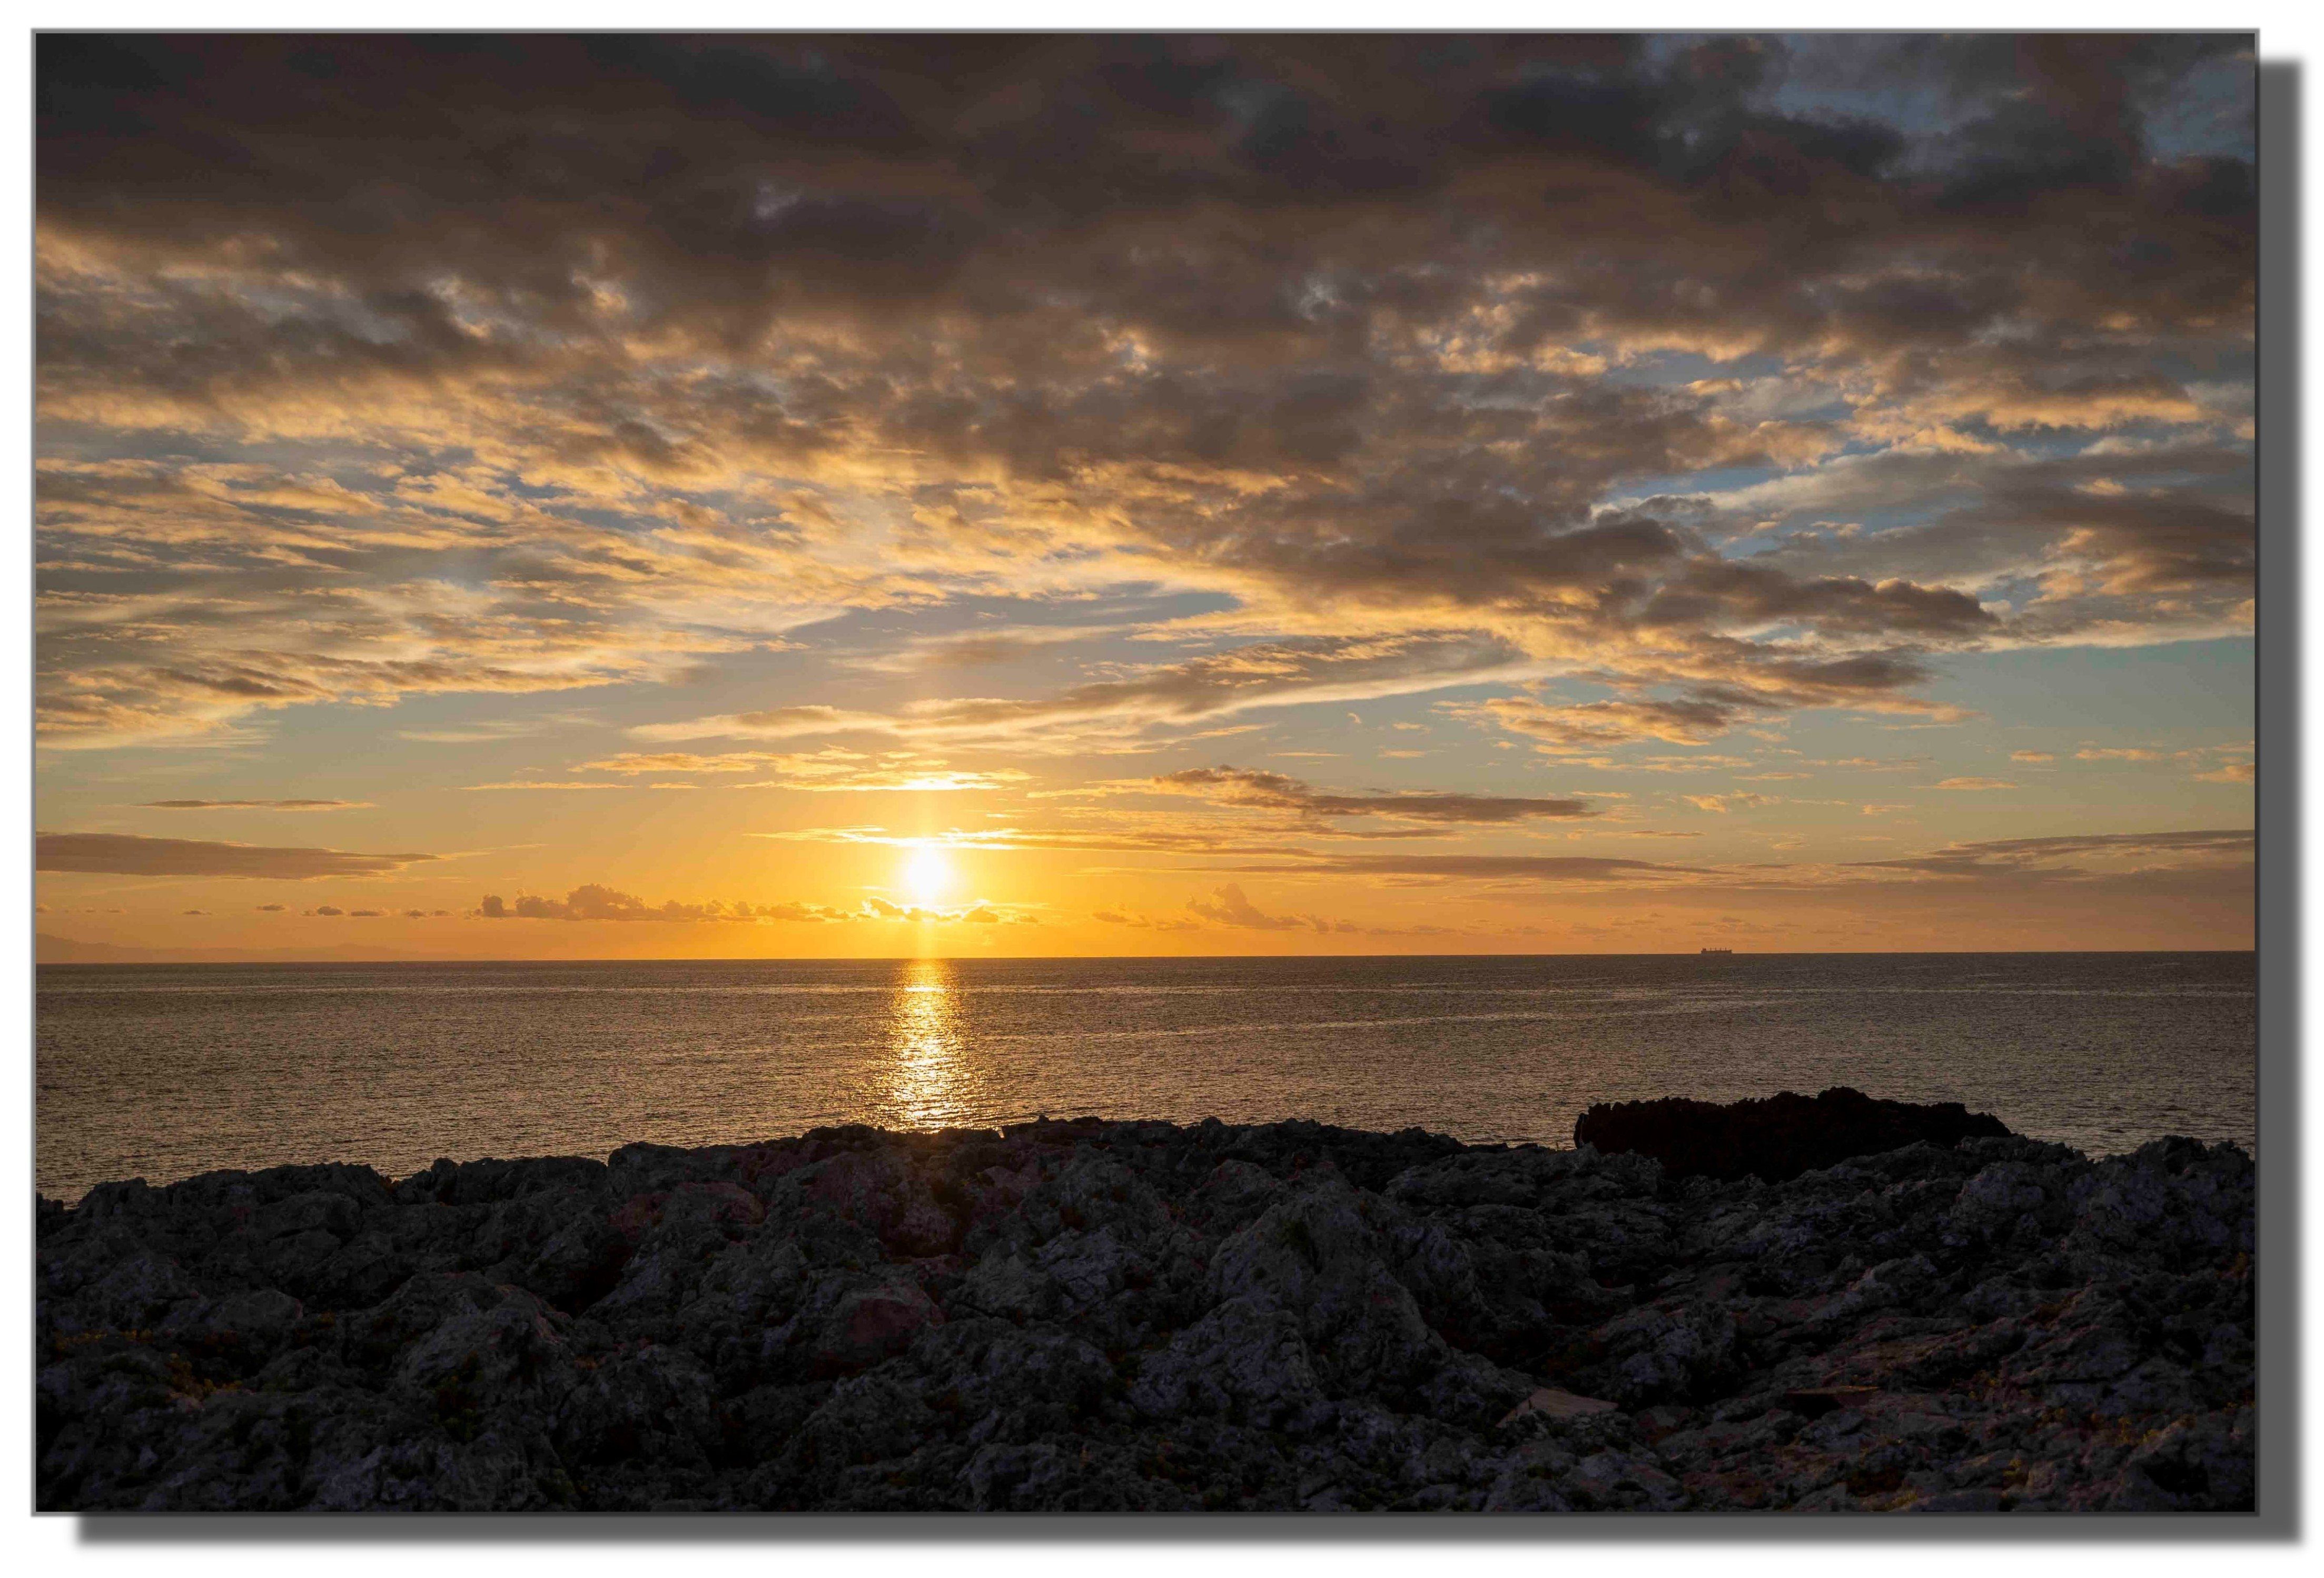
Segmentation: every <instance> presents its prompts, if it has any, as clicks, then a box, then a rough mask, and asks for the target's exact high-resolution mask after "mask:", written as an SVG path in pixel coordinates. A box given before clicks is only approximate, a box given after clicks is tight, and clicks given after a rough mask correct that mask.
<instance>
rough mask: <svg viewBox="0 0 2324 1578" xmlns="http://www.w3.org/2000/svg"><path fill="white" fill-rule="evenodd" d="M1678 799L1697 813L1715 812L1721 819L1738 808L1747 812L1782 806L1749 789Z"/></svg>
mask: <svg viewBox="0 0 2324 1578" xmlns="http://www.w3.org/2000/svg"><path fill="white" fill-rule="evenodd" d="M1679 798H1680V799H1683V800H1684V801H1685V802H1686V803H1687V804H1688V805H1690V806H1692V807H1694V808H1695V809H1696V810H1698V811H1715V812H1717V813H1718V814H1719V815H1720V816H1722V817H1723V816H1725V815H1727V814H1728V813H1729V811H1732V810H1734V809H1736V808H1737V807H1742V808H1744V809H1746V810H1748V809H1749V808H1750V807H1754V806H1778V805H1781V804H1783V802H1782V801H1781V800H1780V799H1778V798H1775V796H1773V795H1760V794H1753V793H1752V792H1751V791H1750V790H1749V789H1733V790H1730V791H1729V792H1728V793H1726V794H1723V795H1681V796H1679Z"/></svg>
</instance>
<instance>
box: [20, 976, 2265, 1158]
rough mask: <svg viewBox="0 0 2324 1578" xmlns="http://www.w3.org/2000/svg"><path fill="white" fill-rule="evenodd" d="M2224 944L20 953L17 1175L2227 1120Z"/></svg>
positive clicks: (2249, 1024)
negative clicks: (825, 1133) (1331, 1126)
mask: <svg viewBox="0 0 2324 1578" xmlns="http://www.w3.org/2000/svg"><path fill="white" fill-rule="evenodd" d="M2255 988H2256V974H2255V959H2254V956H2253V955H2250V954H2247V953H2242V954H2081V955H2076V954H1988V955H1958V954H1957V955H1928V954H1908V955H1862V954H1853V955H1771V956H1748V955H1747V956H1742V957H1737V958H1721V959H1701V958H1693V957H1671V956H1661V955H1657V956H1646V957H1630V958H1602V957H1563V958H1558V957H1549V958H1542V957H1535V958H1465V959H1463V958H1427V959H1191V960H1118V959H1116V960H1035V961H996V960H974V961H946V960H934V959H924V960H901V961H892V960H891V961H884V962H871V963H844V964H825V963H804V962H789V961H786V962H775V963H764V962H745V963H729V964H697V963H681V964H625V963H613V964H280V965H237V964H196V965H44V966H42V969H41V971H40V1023H39V1033H38V1047H39V1063H38V1077H39V1093H40V1094H39V1107H38V1156H39V1164H38V1170H39V1178H40V1187H41V1190H42V1193H44V1194H47V1195H60V1196H62V1197H65V1198H68V1199H71V1198H77V1197H78V1195H80V1194H81V1193H82V1191H84V1190H85V1189H87V1188H88V1186H90V1185H91V1184H95V1183H98V1182H101V1181H103V1180H106V1179H108V1178H124V1177H145V1178H148V1179H150V1180H152V1181H153V1182H156V1183H159V1182H162V1181H164V1180H167V1179H173V1178H179V1177H186V1176H188V1175H190V1174H193V1173H197V1172H203V1171H207V1170H208V1169H210V1168H213V1167H270V1166H273V1165H275V1164H278V1163H282V1162H312V1161H326V1160H338V1161H358V1162H366V1163H369V1164H370V1165H371V1166H373V1167H377V1168H378V1169H380V1170H381V1171H382V1172H383V1173H386V1174H389V1175H391V1176H401V1175H404V1174H407V1173H410V1172H412V1171H414V1170H416V1169H418V1168H420V1167H425V1166H427V1165H428V1163H429V1161H430V1160H432V1159H433V1158H437V1157H439V1156H449V1157H453V1158H460V1159H466V1158H474V1157H482V1156H504V1157H505V1156H536V1155H545V1154H556V1153H565V1154H575V1153H578V1154H585V1155H599V1156H602V1155H604V1153H606V1152H607V1151H610V1150H612V1149H613V1148H615V1147H616V1146H619V1145H622V1144H623V1143H625V1142H627V1141H630V1140H658V1141H661V1142H663V1143H667V1144H678V1145H704V1144H711V1143H718V1142H724V1141H731V1140H758V1139H768V1138H773V1137H777V1136H781V1135H788V1134H795V1133H798V1132H799V1131H801V1130H806V1129H810V1128H813V1127H815V1126H816V1125H817V1124H825V1123H844V1122H867V1123H875V1124H881V1125H883V1126H887V1127H912V1128H941V1127H944V1126H945V1125H949V1124H978V1125H986V1124H997V1123H1002V1122H1010V1121H1018V1120H1021V1119H1026V1118H1031V1117H1034V1116H1036V1115H1038V1114H1040V1113H1044V1112H1046V1113H1048V1114H1049V1115H1051V1116H1053V1117H1063V1116H1072V1115H1078V1114H1081V1113H1085V1112H1095V1113H1101V1114H1103V1115H1106V1116H1109V1117H1120V1118H1129V1117H1139V1118H1167V1119H1172V1120H1176V1121H1192V1120H1196V1119H1201V1118H1204V1117H1211V1116H1216V1117H1219V1118H1222V1119H1224V1120H1226V1121H1230V1122H1254V1121H1271V1120H1275V1119H1279V1118H1291V1117H1302V1118H1314V1119H1317V1120H1320V1121H1325V1122H1331V1123H1340V1124H1346V1125H1349V1126H1351V1127H1357V1128H1365V1129H1400V1128H1403V1127H1404V1126H1406V1125H1407V1124H1413V1123H1417V1124H1422V1125H1424V1126H1425V1127H1427V1128H1430V1129H1433V1130H1438V1131H1440V1132H1443V1133H1449V1134H1452V1135H1456V1136H1458V1137H1459V1138H1461V1139H1463V1140H1471V1141H1478V1140H1535V1141H1539V1142H1541V1143H1544V1144H1548V1145H1559V1146H1562V1145H1567V1144H1571V1143H1572V1131H1573V1120H1574V1117H1575V1115H1576V1114H1577V1113H1578V1112H1581V1110H1582V1108H1583V1107H1585V1106H1587V1105H1589V1104H1590V1103H1591V1102H1596V1101H1607V1100H1625V1099H1631V1098H1637V1097H1644V1096H1660V1095H1687V1096H1696V1097H1701V1098H1704V1099H1708V1100H1717V1101H1732V1100H1735V1099H1737V1098H1739V1097H1743V1096H1755V1095H1766V1094H1771V1093H1773V1092H1775V1091H1778V1090H1784V1089H1790V1090H1797V1091H1802V1092H1813V1091H1818V1090H1821V1089H1823V1088H1824V1087H1825V1086H1827V1085H1833V1084H1852V1085H1855V1086H1857V1087H1858V1088H1859V1089H1861V1090H1864V1091H1867V1092H1868V1093H1870V1094H1874V1095H1877V1096H1887V1097H1894V1098H1898V1099H1902V1100H1905V1101H1916V1102H1925V1101H1959V1102H1966V1103H1969V1106H1970V1107H1972V1108H1975V1109H1979V1110H1982V1111H1987V1112H1994V1113H1996V1114H1997V1115H1998V1116H2000V1117H2001V1119H2002V1120H2003V1121H2006V1122H2007V1123H2008V1124H2009V1125H2010V1126H2011V1127H2012V1128H2014V1129H2015V1130H2018V1131H2019V1132H2021V1133H2024V1134H2031V1135H2033V1136H2036V1137H2038V1138H2040V1139H2043V1140H2064V1141H2065V1142H2067V1143H2068V1144H2070V1145H2074V1146H2078V1147H2080V1148H2081V1149H2085V1150H2088V1151H2090V1152H2093V1153H2105V1152H2112V1151H2119V1150H2126V1149H2130V1148H2132V1147H2134V1146H2136V1145H2138V1144H2140V1143H2142V1142H2144V1141H2145V1140H2151V1139H2153V1138H2154V1137H2156V1136H2158V1135H2162V1134H2191V1135H2195V1136H2197V1137H2199V1138H2201V1139H2205V1140H2235V1141H2236V1142H2237V1143H2238V1144H2240V1145H2243V1146H2245V1147H2246V1148H2249V1147H2251V1145H2252V1143H2253V1104H2254V1094H2255V1092H2254V1083H2255V1080H2254V1075H2255V1031H2256V997H2255Z"/></svg>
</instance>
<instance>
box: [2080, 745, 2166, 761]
mask: <svg viewBox="0 0 2324 1578" xmlns="http://www.w3.org/2000/svg"><path fill="white" fill-rule="evenodd" d="M2169 755H2170V752H2167V751H2150V750H2146V749H2144V748H2143V747H2138V746H2109V747H2106V748H2099V747H2097V746H2090V745H2085V746H2083V747H2082V748H2081V749H2080V750H2079V751H2077V752H2074V760H2075V761H2163V760H2165V759H2166V758H2167V757H2168V756H2169Z"/></svg>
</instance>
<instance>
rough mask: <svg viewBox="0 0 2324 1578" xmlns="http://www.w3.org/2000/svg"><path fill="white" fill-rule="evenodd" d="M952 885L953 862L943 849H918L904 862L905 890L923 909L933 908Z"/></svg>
mask: <svg viewBox="0 0 2324 1578" xmlns="http://www.w3.org/2000/svg"><path fill="white" fill-rule="evenodd" d="M951 886H952V862H951V861H950V860H949V859H947V858H946V857H945V852H944V851H943V850H941V849H927V848H922V849H916V850H914V851H912V854H911V857H910V858H909V859H908V860H906V861H905V862H904V891H906V892H908V893H909V894H910V895H911V896H912V902H913V903H914V904H917V905H918V906H919V907H920V908H921V909H930V908H933V907H934V906H935V904H936V901H937V900H940V899H942V898H943V897H944V896H945V891H947V890H948V889H950V888H951Z"/></svg>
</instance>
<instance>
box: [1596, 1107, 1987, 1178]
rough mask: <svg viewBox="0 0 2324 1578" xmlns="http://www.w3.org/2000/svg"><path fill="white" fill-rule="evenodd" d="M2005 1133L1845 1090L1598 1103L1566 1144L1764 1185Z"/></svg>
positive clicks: (1976, 1118)
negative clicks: (1860, 1160)
mask: <svg viewBox="0 0 2324 1578" xmlns="http://www.w3.org/2000/svg"><path fill="white" fill-rule="evenodd" d="M2009 1133H2010V1130H2009V1128H2008V1126H2007V1125H2006V1124H2005V1123H2003V1122H2002V1121H2001V1120H2000V1119H1998V1118H1996V1117H1994V1116H1992V1115H1991V1114H1989V1113H1986V1112H1970V1111H1969V1109H1968V1108H1967V1107H1965V1106H1963V1105H1962V1104H1961V1103H1959V1102H1937V1103H1930V1104H1927V1105H1916V1104H1914V1103H1911V1102H1887V1101H1879V1100H1877V1099H1875V1098H1874V1097H1871V1096H1867V1095H1866V1094H1864V1093H1863V1092H1862V1091H1858V1090H1852V1089H1850V1088H1849V1087H1848V1086H1847V1085H1835V1086H1833V1087H1832V1088H1831V1089H1830V1090H1828V1091H1825V1092H1823V1093H1822V1094H1820V1095H1814V1096H1803V1095H1796V1094H1793V1093H1792V1092H1790V1091H1784V1092H1783V1093H1782V1094H1779V1095H1773V1096H1766V1097H1763V1098H1760V1099H1757V1100H1754V1101H1743V1102H1730V1103H1726V1104H1723V1105H1722V1104H1720V1103H1715V1102H1694V1101H1688V1100H1686V1099H1685V1098H1684V1097H1681V1096H1670V1097H1665V1098H1664V1099H1663V1100H1660V1101H1652V1102H1612V1103H1607V1102H1600V1103H1598V1104H1597V1105H1595V1106H1593V1107H1591V1109H1590V1110H1589V1111H1588V1112H1584V1113H1582V1116H1581V1117H1580V1118H1579V1119H1577V1120H1575V1121H1574V1124H1573V1142H1574V1144H1576V1145H1587V1146H1590V1147H1591V1148H1593V1149H1597V1150H1600V1151H1636V1152H1640V1153H1643V1154H1644V1155H1646V1156H1651V1157H1653V1158H1655V1160H1656V1161H1659V1162H1661V1163H1662V1164H1663V1170H1664V1171H1665V1173H1666V1174H1668V1175H1669V1176H1670V1177H1674V1178H1695V1177H1708V1178H1722V1179H1731V1178H1743V1177H1759V1178H1763V1179H1765V1180H1766V1181H1767V1182H1769V1183H1780V1182H1782V1181H1784V1180H1785V1179H1788V1178H1795V1177H1799V1176H1800V1175H1801V1174H1802V1173H1805V1172H1812V1171H1814V1170H1816V1169H1818V1168H1821V1167H1833V1166H1836V1165H1838V1164H1839V1163H1840V1162H1844V1161H1846V1160H1848V1159H1849V1158H1851V1157H1858V1156H1873V1155H1877V1154H1879V1153H1880V1152H1883V1151H1892V1150H1899V1149H1903V1148H1904V1147H1905V1146H1908V1145H1916V1144H1927V1145H1937V1146H1944V1147H1948V1148H1950V1147H1951V1146H1954V1145H1957V1144H1959V1143H1960V1141H1961V1140H1971V1139H1979V1138H1985V1137H1992V1138H1997V1139H1999V1138H2006V1137H2008V1135H2009Z"/></svg>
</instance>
